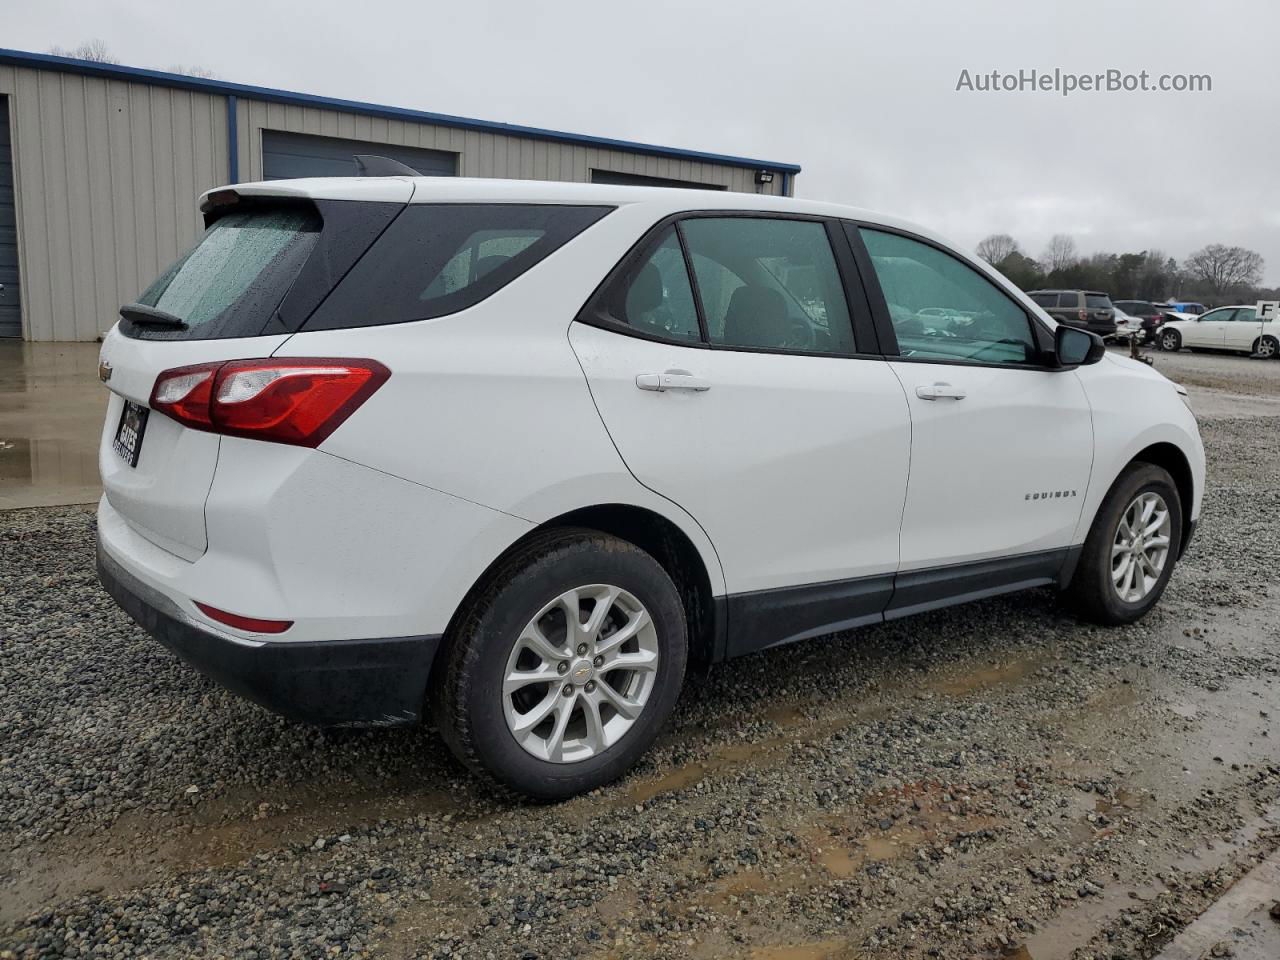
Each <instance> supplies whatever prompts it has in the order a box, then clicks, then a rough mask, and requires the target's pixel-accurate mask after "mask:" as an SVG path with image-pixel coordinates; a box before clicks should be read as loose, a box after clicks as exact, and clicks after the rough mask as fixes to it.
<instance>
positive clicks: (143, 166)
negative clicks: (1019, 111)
mask: <svg viewBox="0 0 1280 960" xmlns="http://www.w3.org/2000/svg"><path fill="white" fill-rule="evenodd" d="M0 93H4V94H8V96H9V112H10V116H11V123H12V132H13V159H14V180H15V187H16V193H17V208H18V209H17V214H18V237H19V259H20V269H21V277H22V291H23V303H22V312H23V315H24V329H23V335H24V336H25V337H26V339H28V340H93V339H95V338H97V337H98V335H99V334H100V333H101V332H102V331H105V330H107V329H108V328H109V327H110V326H111V324H112V323H114V322H115V318H116V310H117V308H118V307H119V305H120V304H121V303H124V302H127V301H129V300H132V299H134V298H135V297H136V296H137V295H138V294H139V293H140V292H141V291H142V290H143V289H144V288H145V287H146V286H147V284H149V283H150V282H151V280H152V279H153V278H154V277H155V276H156V275H157V274H158V273H159V272H160V271H161V270H162V269H163V268H164V267H165V266H166V265H167V264H169V263H170V262H172V261H173V259H174V258H175V257H177V256H178V255H179V254H180V253H181V252H182V251H183V250H184V249H185V248H186V247H187V246H189V245H190V244H191V243H192V242H193V241H194V239H195V238H196V236H197V234H198V232H199V230H200V219H199V215H198V212H197V210H196V208H195V198H196V197H197V196H198V195H199V194H200V193H201V192H203V191H204V190H206V189H208V188H209V187H213V186H217V185H219V184H222V183H226V182H227V180H228V179H229V177H230V174H229V162H228V161H229V158H228V144H227V107H226V98H225V97H223V96H220V95H211V94H205V93H199V92H194V91H188V90H182V89H176V88H171V87H166V86H161V85H158V84H151V83H140V82H131V81H124V80H115V79H104V78H99V77H90V76H84V75H81V74H78V73H71V72H63V71H59V70H51V69H50V70H43V69H31V68H26V67H17V66H8V65H0ZM264 129H265V130H283V131H289V132H294V133H308V134H316V135H320V136H329V137H345V138H348V139H353V140H363V141H368V142H370V143H375V144H376V143H390V144H402V145H405V146H413V147H425V148H429V149H435V150H448V151H452V152H454V153H457V154H458V155H459V163H458V172H459V174H460V175H462V176H467V177H513V178H519V179H530V180H575V181H581V182H587V181H589V180H590V179H591V171H592V169H603V170H613V171H617V172H620V173H634V174H643V175H646V176H654V177H670V178H672V179H677V180H689V181H696V182H703V183H709V184H722V185H724V186H726V187H728V189H730V190H735V191H741V192H745V193H755V192H759V191H764V192H769V193H781V192H782V177H781V175H778V176H775V178H774V182H773V183H772V184H769V185H766V186H764V187H758V186H757V185H756V183H755V180H754V173H755V171H754V170H751V169H747V168H743V167H733V166H728V165H722V164H715V163H705V162H699V161H694V160H684V159H675V158H668V157H658V156H651V155H646V154H639V153H630V152H626V151H621V150H609V149H603V148H599V149H598V148H594V147H583V146H578V145H574V144H566V143H558V142H556V141H551V140H537V139H532V138H527V137H512V136H505V135H502V134H494V133H487V132H479V131H472V130H462V129H457V128H453V127H444V126H436V125H433V124H425V123H414V122H409V121H403V120H393V119H385V118H381V117H372V116H365V115H361V114H353V113H345V112H339V111H334V110H327V109H322V108H317V107H304V106H296V105H292V104H281V103H274V102H265V101H258V100H252V99H248V98H245V97H240V98H238V109H237V134H238V137H237V139H238V144H239V156H238V165H239V173H240V179H241V180H242V181H244V180H256V179H259V178H260V177H261V176H262V131H263V130H264Z"/></svg>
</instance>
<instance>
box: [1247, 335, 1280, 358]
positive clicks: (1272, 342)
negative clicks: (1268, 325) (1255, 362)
mask: <svg viewBox="0 0 1280 960" xmlns="http://www.w3.org/2000/svg"><path fill="white" fill-rule="evenodd" d="M1253 355H1254V356H1255V357H1258V358H1259V359H1262V360H1274V359H1275V358H1276V356H1277V355H1280V340H1276V338H1275V337H1259V338H1258V342H1257V343H1255V344H1254V345H1253Z"/></svg>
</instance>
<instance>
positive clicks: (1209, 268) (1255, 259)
mask: <svg viewBox="0 0 1280 960" xmlns="http://www.w3.org/2000/svg"><path fill="white" fill-rule="evenodd" d="M1262 267H1263V260H1262V255H1261V254H1258V253H1254V251H1252V250H1246V249H1245V248H1244V247H1228V246H1226V245H1225V244H1221V243H1211V244H1209V245H1208V246H1207V247H1205V248H1204V249H1203V250H1197V251H1196V252H1195V253H1193V254H1191V256H1189V257H1187V259H1186V260H1185V261H1184V262H1183V264H1182V268H1183V270H1184V271H1185V272H1186V273H1187V275H1188V276H1189V277H1191V278H1192V279H1194V280H1199V281H1200V282H1201V283H1203V284H1204V285H1205V286H1206V287H1208V288H1209V290H1210V292H1211V293H1212V294H1213V295H1214V296H1217V297H1220V296H1222V295H1223V294H1225V293H1228V292H1230V291H1231V290H1233V289H1235V288H1237V287H1256V286H1257V285H1258V284H1259V283H1260V282H1261V281H1262Z"/></svg>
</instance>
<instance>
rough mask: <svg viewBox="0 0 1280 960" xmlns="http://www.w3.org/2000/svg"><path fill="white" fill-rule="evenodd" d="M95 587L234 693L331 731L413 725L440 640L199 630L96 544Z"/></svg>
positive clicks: (182, 655) (154, 635) (167, 645)
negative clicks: (252, 636)
mask: <svg viewBox="0 0 1280 960" xmlns="http://www.w3.org/2000/svg"><path fill="white" fill-rule="evenodd" d="M98 579H99V580H101V581H102V585H103V587H104V588H105V589H106V591H107V593H109V594H110V595H111V597H112V599H114V600H115V601H116V603H118V604H119V605H120V607H121V608H122V609H123V610H124V611H125V612H126V613H127V614H129V616H131V617H132V618H133V619H134V620H136V621H137V622H138V624H139V625H140V626H142V628H143V629H144V630H146V631H147V632H148V633H149V634H151V636H153V637H155V638H156V639H157V640H159V641H160V642H161V643H162V644H164V645H165V646H166V647H168V648H169V649H170V650H172V651H173V652H174V653H176V654H177V655H178V656H179V657H181V658H182V659H183V660H185V661H186V662H187V663H189V664H190V665H191V666H193V667H195V668H196V669H197V670H199V671H200V672H201V673H203V674H205V675H206V676H208V677H210V678H211V679H213V680H215V681H217V682H218V683H219V684H221V685H222V686H224V687H226V688H227V689H228V690H230V691H232V692H233V693H237V694H239V695H240V696H242V697H245V698H246V699H249V700H252V701H254V702H255V703H258V704H261V705H262V706H264V707H266V708H267V709H268V710H272V711H274V712H275V713H279V714H281V715H282V716H285V717H288V718H290V719H292V720H300V721H302V722H304V723H313V724H318V725H320V726H329V727H334V726H336V727H383V726H402V725H406V724H412V723H416V722H417V721H418V720H419V718H420V716H421V712H422V706H423V699H424V695H425V693H426V688H427V679H428V676H429V675H430V672H431V663H432V660H433V659H434V658H435V653H436V650H437V648H438V647H439V645H440V638H439V637H438V636H422V637H391V638H386V639H374V640H329V641H292V642H289V641H280V642H269V641H268V642H260V641H245V640H237V639H232V638H230V637H225V636H220V635H218V634H216V633H211V632H209V631H208V630H204V629H201V628H200V627H199V626H197V625H195V624H194V623H192V622H191V621H190V620H189V619H188V618H187V617H186V616H185V615H184V614H183V612H182V611H181V610H180V609H179V608H178V607H177V605H176V604H174V603H173V602H172V601H170V600H168V599H167V598H166V597H164V596H163V595H162V594H159V593H158V592H156V591H155V590H152V589H151V588H149V587H147V586H146V584H144V583H143V582H142V581H140V580H138V579H137V578H136V577H134V576H133V575H132V574H130V573H129V572H128V571H127V570H125V569H124V568H123V567H122V566H121V565H120V564H119V563H118V562H116V561H115V560H114V559H112V557H111V555H110V554H109V553H107V552H106V551H105V550H104V549H103V548H102V546H101V544H99V546H98Z"/></svg>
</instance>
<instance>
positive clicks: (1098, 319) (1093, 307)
mask: <svg viewBox="0 0 1280 960" xmlns="http://www.w3.org/2000/svg"><path fill="white" fill-rule="evenodd" d="M1084 306H1085V309H1086V310H1087V311H1088V313H1089V321H1088V322H1089V324H1090V325H1091V326H1095V327H1099V326H1100V327H1105V326H1109V325H1110V326H1114V325H1115V321H1116V309H1115V305H1114V304H1112V302H1111V298H1110V297H1109V296H1107V295H1106V294H1105V293H1086V294H1085V295H1084Z"/></svg>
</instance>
